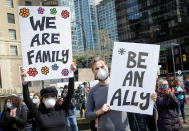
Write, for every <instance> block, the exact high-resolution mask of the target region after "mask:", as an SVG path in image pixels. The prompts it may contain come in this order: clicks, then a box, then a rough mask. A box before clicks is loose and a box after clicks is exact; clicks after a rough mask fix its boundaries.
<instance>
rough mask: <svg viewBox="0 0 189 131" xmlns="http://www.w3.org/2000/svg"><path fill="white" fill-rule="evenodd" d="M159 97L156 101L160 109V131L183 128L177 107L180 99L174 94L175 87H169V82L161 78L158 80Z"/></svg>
mask: <svg viewBox="0 0 189 131" xmlns="http://www.w3.org/2000/svg"><path fill="white" fill-rule="evenodd" d="M157 86H158V97H157V101H156V105H157V110H158V121H157V125H158V130H159V131H179V130H180V129H181V128H182V125H181V123H180V119H179V116H178V114H177V111H176V109H177V107H178V105H179V101H178V100H177V98H176V96H175V95H174V92H175V91H174V89H171V88H169V85H168V82H167V81H166V80H164V79H159V80H158V82H157Z"/></svg>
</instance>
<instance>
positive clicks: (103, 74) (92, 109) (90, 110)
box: [85, 57, 157, 131]
mask: <svg viewBox="0 0 189 131" xmlns="http://www.w3.org/2000/svg"><path fill="white" fill-rule="evenodd" d="M91 68H92V71H93V74H94V75H95V77H96V79H98V80H99V83H98V84H97V85H95V86H94V87H93V88H92V89H91V90H90V92H89V94H88V99H87V105H86V114H85V116H86V119H89V120H95V119H96V118H98V127H97V128H98V129H97V130H98V131H130V130H131V131H140V130H135V128H130V127H129V122H130V121H128V116H127V112H122V111H113V110H111V109H110V105H109V104H106V101H107V94H108V88H109V81H110V77H109V73H108V66H107V65H106V63H105V61H104V59H102V58H100V57H97V58H95V59H94V60H93V61H92V62H91ZM156 98H157V95H156V93H153V94H152V95H151V99H152V100H153V101H156ZM133 115H135V116H136V115H137V114H136V113H132V114H130V115H129V116H133ZM137 116H138V115H137ZM141 119H142V120H145V119H146V116H144V115H142V114H141V115H140V120H141ZM130 123H131V124H132V123H133V122H130ZM141 123H142V124H143V126H144V127H146V126H147V125H146V123H143V121H142V122H141ZM132 127H133V126H132Z"/></svg>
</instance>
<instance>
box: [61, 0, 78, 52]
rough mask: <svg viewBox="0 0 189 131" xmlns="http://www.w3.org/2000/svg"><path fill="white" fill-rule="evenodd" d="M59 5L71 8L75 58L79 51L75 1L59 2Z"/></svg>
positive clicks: (65, 0)
mask: <svg viewBox="0 0 189 131" xmlns="http://www.w3.org/2000/svg"><path fill="white" fill-rule="evenodd" d="M59 5H60V6H69V7H70V11H71V34H72V50H73V56H74V55H76V52H77V51H78V42H77V29H76V19H75V9H74V0H59Z"/></svg>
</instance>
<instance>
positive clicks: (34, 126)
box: [27, 92, 40, 131]
mask: <svg viewBox="0 0 189 131" xmlns="http://www.w3.org/2000/svg"><path fill="white" fill-rule="evenodd" d="M32 94H33V95H32V97H31V93H30V98H32V102H33V103H34V104H35V106H36V107H37V108H38V107H39V103H40V99H39V97H40V94H39V93H33V92H32ZM27 121H28V123H30V124H32V131H39V125H38V123H37V122H36V120H35V118H34V117H33V115H32V112H31V111H29V113H28V119H27Z"/></svg>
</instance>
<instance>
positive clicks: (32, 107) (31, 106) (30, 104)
mask: <svg viewBox="0 0 189 131" xmlns="http://www.w3.org/2000/svg"><path fill="white" fill-rule="evenodd" d="M25 76H26V71H25V70H24V69H22V83H23V86H22V87H23V97H24V102H25V104H26V105H27V107H28V109H29V111H31V113H32V115H33V116H34V117H35V118H36V119H37V120H39V119H38V118H39V112H38V109H37V107H36V105H35V104H34V103H33V102H32V100H31V99H30V96H29V89H28V83H27V82H25V81H24V77H25Z"/></svg>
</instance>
